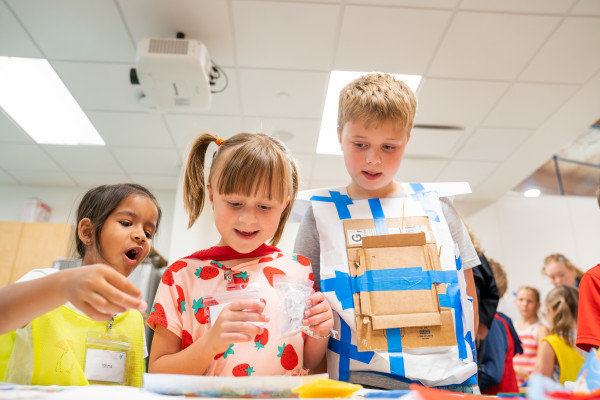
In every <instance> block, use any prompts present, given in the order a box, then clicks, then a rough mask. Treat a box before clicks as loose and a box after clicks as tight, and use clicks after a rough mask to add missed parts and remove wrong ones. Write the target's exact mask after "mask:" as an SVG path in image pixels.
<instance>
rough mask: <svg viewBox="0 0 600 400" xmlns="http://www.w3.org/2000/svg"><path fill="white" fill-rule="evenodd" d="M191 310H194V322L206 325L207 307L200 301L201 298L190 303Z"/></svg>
mask: <svg viewBox="0 0 600 400" xmlns="http://www.w3.org/2000/svg"><path fill="white" fill-rule="evenodd" d="M192 308H193V309H194V316H195V317H196V321H198V322H199V323H201V324H207V323H208V317H209V315H208V307H207V306H206V304H204V302H203V301H202V297H200V298H199V299H198V300H196V299H194V302H193V303H192Z"/></svg>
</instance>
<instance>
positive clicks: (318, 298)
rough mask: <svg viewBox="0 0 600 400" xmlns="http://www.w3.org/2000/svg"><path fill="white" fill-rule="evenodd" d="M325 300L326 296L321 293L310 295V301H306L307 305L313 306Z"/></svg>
mask: <svg viewBox="0 0 600 400" xmlns="http://www.w3.org/2000/svg"><path fill="white" fill-rule="evenodd" d="M324 300H325V295H324V294H323V293H321V292H315V293H313V294H311V295H310V297H309V298H308V300H306V305H308V306H311V305H313V304H318V303H321V302H323V301H324Z"/></svg>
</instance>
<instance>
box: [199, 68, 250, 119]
mask: <svg viewBox="0 0 600 400" xmlns="http://www.w3.org/2000/svg"><path fill="white" fill-rule="evenodd" d="M223 71H224V72H225V75H226V77H222V78H220V80H218V81H217V84H216V85H215V87H214V90H217V91H218V90H222V92H221V93H212V95H211V104H210V108H209V109H208V110H207V111H199V112H198V114H217V115H219V114H221V115H236V116H237V115H239V114H240V93H239V87H240V85H239V84H238V77H237V71H236V70H235V69H233V68H223ZM224 85H227V86H226V87H225V86H224Z"/></svg>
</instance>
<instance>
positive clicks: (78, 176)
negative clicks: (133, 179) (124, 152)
mask: <svg viewBox="0 0 600 400" xmlns="http://www.w3.org/2000/svg"><path fill="white" fill-rule="evenodd" d="M69 175H71V177H72V178H73V179H75V182H77V184H78V185H79V186H81V187H84V188H87V187H94V186H100V185H114V184H117V183H123V182H129V181H130V179H129V178H128V177H127V175H125V174H123V173H121V174H108V173H88V172H69Z"/></svg>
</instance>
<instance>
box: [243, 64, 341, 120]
mask: <svg viewBox="0 0 600 400" xmlns="http://www.w3.org/2000/svg"><path fill="white" fill-rule="evenodd" d="M328 80H329V73H325V72H306V71H278V70H272V71H270V70H256V69H243V70H240V87H241V91H242V108H243V110H244V115H245V116H261V117H262V116H265V117H289V118H321V113H322V111H323V102H324V101H325V96H324V93H325V91H326V89H327V82H328Z"/></svg>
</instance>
